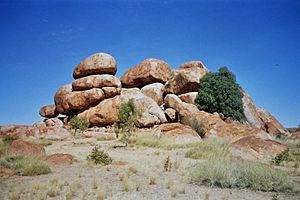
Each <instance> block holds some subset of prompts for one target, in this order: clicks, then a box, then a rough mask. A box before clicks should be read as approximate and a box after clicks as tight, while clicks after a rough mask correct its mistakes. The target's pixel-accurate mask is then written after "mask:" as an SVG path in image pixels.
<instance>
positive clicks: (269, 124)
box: [257, 108, 289, 135]
mask: <svg viewBox="0 0 300 200" xmlns="http://www.w3.org/2000/svg"><path fill="white" fill-rule="evenodd" d="M257 112H258V114H259V117H260V119H261V120H262V122H263V123H264V127H265V129H266V131H267V132H268V133H270V134H274V135H276V134H285V135H288V134H289V132H288V130H287V129H286V128H285V127H284V126H283V125H282V124H281V123H280V122H279V121H278V120H277V119H276V118H275V117H274V116H273V115H272V114H271V113H269V112H268V111H267V110H265V109H263V108H257Z"/></svg>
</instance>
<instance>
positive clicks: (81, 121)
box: [69, 115, 89, 132]
mask: <svg viewBox="0 0 300 200" xmlns="http://www.w3.org/2000/svg"><path fill="white" fill-rule="evenodd" d="M69 124H70V126H71V128H73V129H75V132H77V130H78V129H79V130H81V131H84V130H86V129H88V127H89V122H88V120H87V119H85V118H82V117H78V116H77V115H75V116H73V117H72V118H71V119H70V122H69Z"/></svg>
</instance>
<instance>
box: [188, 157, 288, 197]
mask: <svg viewBox="0 0 300 200" xmlns="http://www.w3.org/2000/svg"><path fill="white" fill-rule="evenodd" d="M190 175H191V181H192V182H194V183H201V184H205V185H208V186H217V187H221V188H234V187H236V188H249V189H252V190H261V191H280V192H285V191H291V190H293V182H292V180H291V179H290V178H289V176H288V175H287V174H286V173H285V172H282V171H279V170H275V169H273V168H271V167H268V166H264V165H260V164H256V163H250V162H237V161H232V160H223V159H219V160H210V161H206V162H203V163H199V164H198V165H197V166H196V167H195V168H194V169H193V170H192V171H191V173H190Z"/></svg>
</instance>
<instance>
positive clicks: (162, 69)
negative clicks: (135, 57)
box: [120, 58, 170, 88]
mask: <svg viewBox="0 0 300 200" xmlns="http://www.w3.org/2000/svg"><path fill="white" fill-rule="evenodd" d="M169 74H170V66H169V64H167V63H166V62H164V61H162V60H158V59H155V58H149V59H146V60H144V61H142V62H141V63H140V64H139V65H137V66H135V67H132V68H130V69H128V70H127V71H126V72H125V73H124V74H123V76H122V77H121V78H120V80H121V82H122V86H123V87H139V88H141V87H143V86H145V85H148V84H151V83H155V82H159V83H163V84H164V83H165V82H166V81H167V78H168V76H169Z"/></svg>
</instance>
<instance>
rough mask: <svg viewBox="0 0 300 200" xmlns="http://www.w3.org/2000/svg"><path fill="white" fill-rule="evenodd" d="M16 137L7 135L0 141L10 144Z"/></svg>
mask: <svg viewBox="0 0 300 200" xmlns="http://www.w3.org/2000/svg"><path fill="white" fill-rule="evenodd" d="M17 139H18V136H12V135H7V136H5V137H4V138H3V139H2V141H3V142H4V143H7V144H11V143H12V142H13V141H14V140H17Z"/></svg>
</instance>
